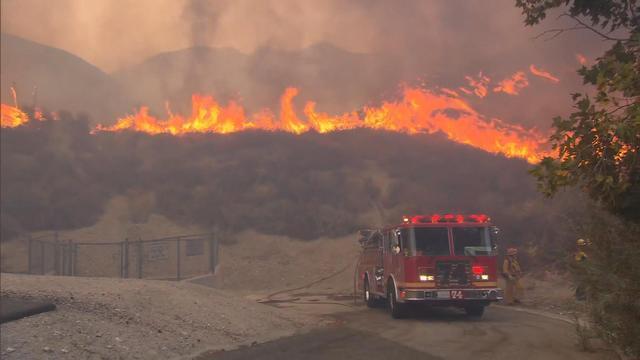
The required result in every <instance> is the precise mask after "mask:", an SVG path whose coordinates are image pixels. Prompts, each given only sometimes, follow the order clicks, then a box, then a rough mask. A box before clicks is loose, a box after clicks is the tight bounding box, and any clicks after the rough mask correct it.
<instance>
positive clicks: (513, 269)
mask: <svg viewBox="0 0 640 360" xmlns="http://www.w3.org/2000/svg"><path fill="white" fill-rule="evenodd" d="M517 255H518V249H516V248H509V249H507V257H506V258H505V259H504V263H503V264H502V275H503V276H504V278H505V280H506V281H507V286H506V289H505V294H504V300H505V303H506V304H507V305H513V304H514V303H516V304H519V303H520V300H521V299H522V284H521V283H520V278H521V277H522V270H521V269H520V263H518V258H517Z"/></svg>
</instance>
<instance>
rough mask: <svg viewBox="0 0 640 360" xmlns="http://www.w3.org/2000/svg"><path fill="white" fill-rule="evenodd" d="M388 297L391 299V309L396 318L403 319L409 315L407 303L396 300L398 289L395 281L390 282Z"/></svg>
mask: <svg viewBox="0 0 640 360" xmlns="http://www.w3.org/2000/svg"><path fill="white" fill-rule="evenodd" d="M387 299H389V311H390V312H391V317H392V318H394V319H402V318H404V317H406V316H407V309H406V304H401V303H399V302H398V301H396V291H395V286H394V284H393V281H390V282H389V286H388V289H387Z"/></svg>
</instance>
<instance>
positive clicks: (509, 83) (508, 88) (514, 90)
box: [493, 71, 529, 95]
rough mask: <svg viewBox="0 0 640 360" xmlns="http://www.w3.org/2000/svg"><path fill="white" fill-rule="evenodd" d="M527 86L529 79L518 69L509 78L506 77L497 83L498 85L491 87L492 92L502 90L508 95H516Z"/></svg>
mask: <svg viewBox="0 0 640 360" xmlns="http://www.w3.org/2000/svg"><path fill="white" fill-rule="evenodd" d="M527 86H529V79H527V75H526V74H525V73H524V72H522V71H518V72H516V73H515V74H513V75H512V76H511V77H510V78H506V79H504V80H502V81H500V82H499V83H498V86H496V87H494V88H493V92H503V93H505V94H509V95H518V94H519V93H520V90H522V89H524V88H526V87H527Z"/></svg>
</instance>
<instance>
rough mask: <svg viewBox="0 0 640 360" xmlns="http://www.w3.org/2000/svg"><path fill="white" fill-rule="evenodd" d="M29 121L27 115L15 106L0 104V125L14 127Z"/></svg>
mask: <svg viewBox="0 0 640 360" xmlns="http://www.w3.org/2000/svg"><path fill="white" fill-rule="evenodd" d="M28 121H29V116H27V114H26V113H25V112H23V111H22V110H20V109H18V108H17V107H15V106H11V105H6V104H0V126H2V127H3V128H14V127H16V126H20V125H22V124H26V123H27V122H28Z"/></svg>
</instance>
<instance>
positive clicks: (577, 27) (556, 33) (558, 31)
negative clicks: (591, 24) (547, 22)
mask: <svg viewBox="0 0 640 360" xmlns="http://www.w3.org/2000/svg"><path fill="white" fill-rule="evenodd" d="M583 29H587V28H586V27H585V26H582V25H578V24H576V25H574V26H573V27H570V28H558V29H549V30H545V31H543V32H541V33H540V34H538V35H536V36H534V37H533V38H532V39H534V40H537V39H539V38H541V37H543V36H545V35H547V34H553V35H551V36H550V37H548V38H546V39H544V41H549V40H553V39H555V38H556V37H558V36H559V35H560V34H562V33H563V32H565V31H572V30H583Z"/></svg>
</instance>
